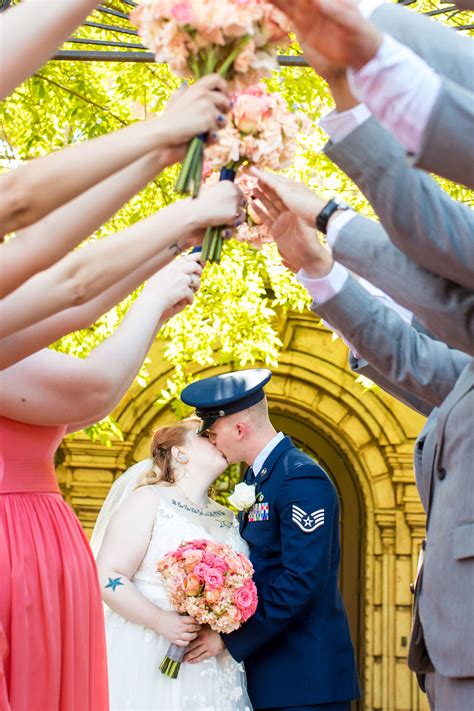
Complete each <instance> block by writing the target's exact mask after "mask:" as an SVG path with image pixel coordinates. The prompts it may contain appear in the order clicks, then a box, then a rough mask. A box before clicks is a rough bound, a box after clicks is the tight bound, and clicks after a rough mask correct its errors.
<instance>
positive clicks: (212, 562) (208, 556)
mask: <svg viewBox="0 0 474 711" xmlns="http://www.w3.org/2000/svg"><path fill="white" fill-rule="evenodd" d="M203 563H206V565H208V566H209V567H210V568H216V569H217V570H220V571H221V573H227V571H228V570H229V566H228V565H227V563H226V562H225V560H224V558H221V556H218V555H214V554H213V553H205V554H204V557H203Z"/></svg>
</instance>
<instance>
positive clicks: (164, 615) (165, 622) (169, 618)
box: [155, 610, 201, 647]
mask: <svg viewBox="0 0 474 711" xmlns="http://www.w3.org/2000/svg"><path fill="white" fill-rule="evenodd" d="M200 629H201V625H199V624H198V623H197V622H196V620H195V619H194V618H193V617H188V616H187V615H180V614H178V613H177V612H168V611H166V610H161V611H160V615H159V617H158V623H157V625H156V627H155V632H157V633H158V634H161V635H162V636H163V637H166V639H167V640H168V642H171V643H172V644H176V645H177V646H178V647H187V646H188V644H189V643H190V642H192V641H193V640H194V639H196V637H197V633H198V632H199V630H200Z"/></svg>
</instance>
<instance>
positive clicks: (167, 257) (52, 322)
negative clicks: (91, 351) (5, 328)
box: [0, 234, 202, 370]
mask: <svg viewBox="0 0 474 711" xmlns="http://www.w3.org/2000/svg"><path fill="white" fill-rule="evenodd" d="M201 236H202V235H200V234H199V235H198V236H195V235H194V234H191V235H190V236H189V245H191V244H192V243H193V241H194V240H195V239H196V238H198V239H200V237H201ZM184 241H185V238H183V240H182V242H183V243H184ZM173 258H174V255H173V253H172V252H171V251H170V250H169V249H165V250H163V251H161V252H159V253H158V254H156V255H155V256H154V257H153V258H152V259H151V260H150V261H149V262H147V263H146V264H144V265H142V266H141V267H139V268H138V269H135V271H134V272H131V273H130V274H127V275H126V276H124V277H123V279H121V280H120V281H119V282H117V283H116V284H114V285H113V286H111V287H109V289H107V290H106V291H103V292H102V293H101V294H99V295H98V296H96V297H95V298H94V299H91V301H88V302H87V303H85V304H81V305H80V306H73V307H72V308H70V309H64V310H63V311H60V312H59V313H57V314H54V315H53V316H50V317H49V318H46V319H44V320H43V321H40V322H39V323H36V324H34V325H33V326H28V328H24V329H23V330H21V331H18V332H17V333H13V334H12V335H11V336H7V337H6V338H2V339H1V340H0V370H4V369H5V368H9V367H10V366H11V365H14V363H17V362H18V361H20V360H22V359H23V358H26V357H27V356H29V355H31V354H32V353H36V352H37V351H39V350H41V349H42V348H46V346H48V345H49V344H50V343H54V342H55V341H57V340H58V339H59V338H61V337H62V336H64V335H65V334H66V333H71V332H72V331H78V330H80V329H82V328H89V327H90V326H92V324H93V323H95V322H96V321H97V319H98V318H99V317H100V316H102V315H103V314H105V313H107V311H109V310H110V309H111V308H112V307H113V306H115V304H118V303H120V301H122V299H125V297H127V296H128V295H129V294H131V293H132V291H134V290H135V289H136V288H138V287H139V286H140V284H142V283H143V282H144V281H145V279H146V277H147V275H148V273H149V271H150V270H152V273H155V272H157V271H158V270H159V269H161V268H162V267H164V266H166V264H169V262H171V261H172V259H173ZM186 258H187V257H186Z"/></svg>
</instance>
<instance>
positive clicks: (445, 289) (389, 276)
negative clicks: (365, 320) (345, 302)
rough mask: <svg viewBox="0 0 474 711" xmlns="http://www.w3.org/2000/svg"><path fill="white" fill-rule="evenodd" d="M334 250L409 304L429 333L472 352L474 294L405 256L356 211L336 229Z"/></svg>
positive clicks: (378, 227)
mask: <svg viewBox="0 0 474 711" xmlns="http://www.w3.org/2000/svg"><path fill="white" fill-rule="evenodd" d="M333 254H334V258H335V259H336V260H337V261H338V262H341V264H344V265H345V266H346V267H347V268H348V269H350V270H351V271H353V272H355V273H356V274H358V275H359V276H361V277H364V278H365V279H367V280H368V281H370V282H371V283H372V284H374V285H375V286H377V287H379V288H380V289H382V290H383V291H384V292H385V293H386V294H388V295H389V296H391V297H392V299H394V300H395V301H397V302H398V303H399V304H402V306H405V307H406V308H408V309H410V311H412V312H413V313H414V314H415V316H416V317H417V318H418V320H419V321H420V322H421V323H422V324H423V325H424V326H425V327H426V328H427V329H428V331H429V332H430V333H434V334H435V335H436V336H438V337H439V338H441V339H442V340H443V341H446V342H447V343H449V344H450V345H451V346H453V347H456V348H459V349H461V350H464V351H466V352H467V353H471V354H472V353H474V293H473V292H472V291H470V290H469V289H465V288H464V287H461V286H458V285H457V284H453V283H452V282H450V281H448V280H446V279H443V278H442V277H438V276H436V275H434V274H432V273H431V272H429V271H427V270H426V269H423V268H422V267H419V266H418V265H417V264H416V263H415V262H414V261H412V260H411V259H408V257H407V256H406V255H405V254H404V253H403V252H401V251H400V250H399V249H397V247H395V246H394V245H393V244H392V243H391V241H390V239H389V238H388V236H387V234H386V232H385V231H384V229H383V227H382V226H381V225H380V224H379V223H377V222H373V221H372V220H369V219H367V218H365V217H361V216H360V215H356V216H355V217H354V218H353V219H352V220H350V221H349V222H348V223H347V224H346V225H344V227H343V228H342V229H341V231H340V232H339V235H338V237H337V239H336V241H335V243H334V244H333Z"/></svg>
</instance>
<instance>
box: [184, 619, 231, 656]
mask: <svg viewBox="0 0 474 711" xmlns="http://www.w3.org/2000/svg"><path fill="white" fill-rule="evenodd" d="M224 650H225V644H224V642H223V641H222V638H221V636H220V634H218V633H217V632H214V631H213V630H211V628H210V627H202V628H201V630H200V632H199V634H198V636H197V637H196V639H195V640H194V641H193V642H190V644H189V646H188V649H187V652H186V654H185V656H184V661H185V662H189V663H190V664H197V663H198V662H203V661H204V660H205V659H209V657H217V655H218V654H220V653H221V652H223V651H224Z"/></svg>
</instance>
